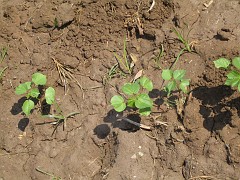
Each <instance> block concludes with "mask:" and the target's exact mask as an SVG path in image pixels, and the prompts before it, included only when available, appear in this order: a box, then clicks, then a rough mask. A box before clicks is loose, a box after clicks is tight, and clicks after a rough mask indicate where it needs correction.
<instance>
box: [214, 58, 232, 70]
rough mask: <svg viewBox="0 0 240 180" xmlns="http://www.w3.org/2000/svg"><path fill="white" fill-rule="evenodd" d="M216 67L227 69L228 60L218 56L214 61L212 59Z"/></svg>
mask: <svg viewBox="0 0 240 180" xmlns="http://www.w3.org/2000/svg"><path fill="white" fill-rule="evenodd" d="M213 63H214V65H215V67H216V68H225V69H227V68H228V66H229V65H230V61H229V60H228V59H226V58H220V59H217V60H215V61H213Z"/></svg>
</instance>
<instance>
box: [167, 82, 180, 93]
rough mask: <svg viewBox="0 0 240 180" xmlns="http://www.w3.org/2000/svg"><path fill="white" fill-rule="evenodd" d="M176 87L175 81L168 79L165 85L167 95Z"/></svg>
mask: <svg viewBox="0 0 240 180" xmlns="http://www.w3.org/2000/svg"><path fill="white" fill-rule="evenodd" d="M176 87H177V83H176V81H170V82H169V83H168V84H167V85H166V87H165V88H166V90H167V92H168V95H169V94H170V93H171V92H172V91H173V90H175V89H176Z"/></svg>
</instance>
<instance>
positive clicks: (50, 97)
mask: <svg viewBox="0 0 240 180" xmlns="http://www.w3.org/2000/svg"><path fill="white" fill-rule="evenodd" d="M45 98H46V102H47V104H53V102H54V101H55V89H54V88H52V87H49V88H47V89H46V91H45Z"/></svg>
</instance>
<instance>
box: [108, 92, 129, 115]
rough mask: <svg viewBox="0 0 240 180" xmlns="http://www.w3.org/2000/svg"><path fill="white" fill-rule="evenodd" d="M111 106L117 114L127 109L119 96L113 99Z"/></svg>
mask: <svg viewBox="0 0 240 180" xmlns="http://www.w3.org/2000/svg"><path fill="white" fill-rule="evenodd" d="M111 105H112V106H113V107H114V109H115V110H116V111H117V112H122V111H124V109H125V108H126V104H125V102H124V99H123V97H122V96H119V95H115V96H113V97H112V98H111Z"/></svg>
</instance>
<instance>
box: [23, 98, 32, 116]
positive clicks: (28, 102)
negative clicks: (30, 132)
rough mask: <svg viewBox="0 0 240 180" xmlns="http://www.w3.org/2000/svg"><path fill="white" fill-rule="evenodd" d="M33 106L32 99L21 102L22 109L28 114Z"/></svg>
mask: <svg viewBox="0 0 240 180" xmlns="http://www.w3.org/2000/svg"><path fill="white" fill-rule="evenodd" d="M33 108H34V102H33V101H32V100H26V101H24V103H23V106H22V111H23V112H24V113H25V114H26V115H27V116H28V115H29V114H30V113H31V110H32V109H33Z"/></svg>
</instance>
